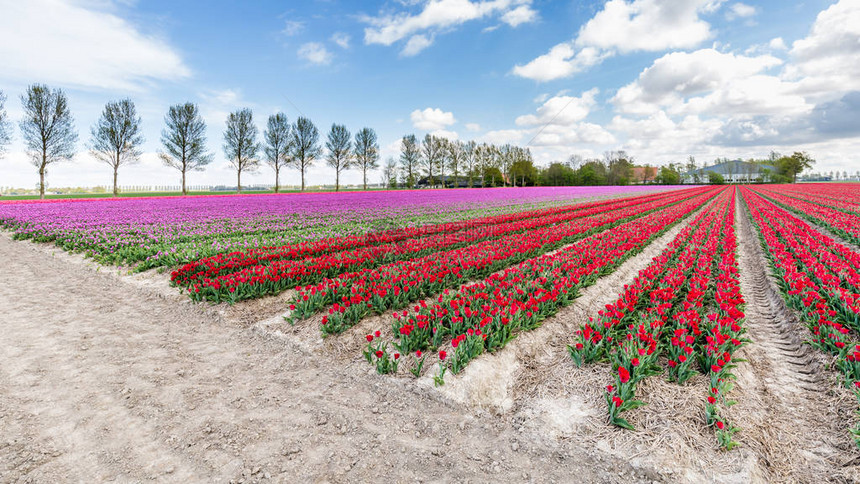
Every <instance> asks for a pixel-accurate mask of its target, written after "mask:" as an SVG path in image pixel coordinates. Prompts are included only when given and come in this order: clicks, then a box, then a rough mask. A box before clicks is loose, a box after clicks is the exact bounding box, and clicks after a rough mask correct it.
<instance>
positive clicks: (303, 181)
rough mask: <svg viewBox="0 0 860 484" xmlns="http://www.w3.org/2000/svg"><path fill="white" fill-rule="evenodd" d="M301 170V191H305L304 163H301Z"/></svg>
mask: <svg viewBox="0 0 860 484" xmlns="http://www.w3.org/2000/svg"><path fill="white" fill-rule="evenodd" d="M301 172H302V191H305V165H304V164H302V168H301Z"/></svg>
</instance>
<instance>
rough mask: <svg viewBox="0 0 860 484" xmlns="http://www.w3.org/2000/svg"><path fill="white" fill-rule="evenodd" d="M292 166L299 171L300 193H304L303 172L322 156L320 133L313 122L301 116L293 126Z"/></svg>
mask: <svg viewBox="0 0 860 484" xmlns="http://www.w3.org/2000/svg"><path fill="white" fill-rule="evenodd" d="M292 145H293V146H292V147H293V153H292V157H291V158H292V160H291V161H292V165H293V166H295V167H296V168H298V169H299V173H301V179H302V191H305V171H307V170H308V168H310V167H311V166H313V164H314V162H315V161H316V159H317V158H319V157H320V154H322V148H321V147H320V132H319V130H318V129H317V127H316V125H314V123H313V121H311V120H310V119H308V118H306V117H304V116H302V117H300V118H299V119H297V120H296V123H295V124H294V125H293V143H292Z"/></svg>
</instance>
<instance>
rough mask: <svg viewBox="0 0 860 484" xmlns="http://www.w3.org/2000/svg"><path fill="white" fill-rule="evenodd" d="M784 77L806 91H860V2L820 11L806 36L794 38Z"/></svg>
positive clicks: (845, 0)
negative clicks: (794, 81) (795, 82)
mask: <svg viewBox="0 0 860 484" xmlns="http://www.w3.org/2000/svg"><path fill="white" fill-rule="evenodd" d="M789 56H790V58H791V61H790V63H789V65H788V66H787V67H786V69H785V72H784V76H785V78H787V79H791V80H798V81H799V82H800V83H801V85H802V86H803V89H804V91H805V92H806V93H819V94H820V93H824V94H825V95H826V94H827V92H828V91H835V92H833V93H832V95H831V97H833V95H838V92H839V91H848V90H860V3H858V2H857V1H855V0H841V1H840V2H838V3H836V4H834V5H831V6H830V7H829V8H827V9H826V10H824V11H822V12H821V13H819V14H818V17H817V18H816V19H815V23H814V24H813V25H812V29H811V31H810V33H809V35H807V36H806V37H805V38H802V39H800V40H797V41H795V42H794V43H793V44H792V46H791V50H790V51H789Z"/></svg>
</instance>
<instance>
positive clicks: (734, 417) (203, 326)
mask: <svg viewBox="0 0 860 484" xmlns="http://www.w3.org/2000/svg"><path fill="white" fill-rule="evenodd" d="M508 190H510V191H508ZM529 190H530V189H528V188H517V189H505V188H503V189H496V191H494V192H492V193H491V194H490V195H488V194H487V193H489V192H484V193H483V194H482V195H481V197H482V198H481V199H480V200H479V199H477V198H476V199H475V200H474V203H472V202H470V200H469V196H470V193H473V191H472V190H459V191H457V194H456V195H451V194H449V193H444V194H441V195H440V194H439V193H437V192H438V191H427V193H430V194H431V196H430V197H431V198H430V199H427V200H424V199H422V198H421V197H422V192H421V191H415V192H405V193H396V194H392V195H390V196H391V197H395V198H396V201H391V200H386V198H385V195H384V194H373V195H372V196H371V195H366V196H365V195H360V196H359V195H345V196H344V197H359V198H356V199H355V200H354V201H352V202H351V201H350V200H351V199H349V198H341V199H340V200H341V202H340V203H344V204H346V205H344V206H343V208H342V210H341V209H339V208H338V201H337V199H336V197H337V196H338V194H329V195H327V196H322V195H313V197H314V199H313V200H312V201H311V200H309V201H304V199H303V198H302V197H303V196H304V195H293V194H289V195H281V196H276V195H273V196H271V199H268V198H265V197H270V196H268V195H266V196H262V198H261V196H255V195H245V196H235V197H234V196H230V197H224V198H218V197H214V198H211V199H205V200H204V199H201V200H197V201H194V202H189V201H188V200H186V199H183V198H176V199H169V200H159V201H157V202H152V203H157V204H158V206H159V207H160V208H159V212H158V213H153V214H150V213H149V212H148V210H149V208H147V203H148V202H145V201H141V200H136V201H130V200H125V201H124V200H116V201H99V200H87V201H79V200H78V201H59V202H58V201H54V202H50V203H47V202H44V203H40V202H29V203H4V202H0V227H2V229H3V230H2V231H0V249H2V250H3V252H4V256H3V257H4V259H5V260H7V261H9V263H8V269H7V270H4V272H6V277H7V281H8V283H7V286H8V287H5V286H4V289H3V292H2V296H3V301H4V303H3V304H4V305H5V307H6V308H7V309H8V310H9V314H11V315H12V316H10V317H11V318H13V319H14V320H15V321H18V320H22V321H23V320H24V319H27V321H30V319H31V318H30V316H27V315H30V314H31V313H33V311H37V312H38V311H43V312H44V314H46V315H48V314H53V313H51V312H50V311H60V312H62V314H63V315H61V316H56V318H55V317H53V316H45V317H44V318H43V319H44V320H41V321H39V322H38V324H36V322H33V324H29V323H28V325H23V323H22V325H19V326H20V327H19V326H15V325H14V324H13V325H11V326H9V327H8V328H7V331H6V333H7V334H8V335H9V336H10V338H11V339H10V341H13V343H9V344H8V345H6V346H7V347H8V348H9V349H7V350H4V351H5V352H4V353H0V357H2V358H3V360H2V362H0V368H2V367H6V368H11V369H10V370H8V371H6V373H0V390H2V391H0V393H8V392H11V391H12V387H11V386H10V387H9V388H10V389H4V388H5V387H4V385H7V383H4V382H6V381H13V380H14V381H21V382H24V381H27V382H29V383H27V385H29V386H37V385H39V383H38V381H37V380H27V378H30V377H26V372H25V368H29V370H27V371H39V372H42V373H40V374H43V373H44V372H47V373H44V374H45V375H47V376H45V377H44V378H48V379H49V380H50V378H52V376H51V375H53V373H51V372H52V371H59V370H57V369H62V368H68V367H71V366H70V365H72V366H74V364H76V363H73V362H75V361H85V360H86V361H90V359H92V361H91V362H90V363H87V366H86V370H80V371H78V372H77V373H75V375H77V376H76V377H75V378H78V377H81V375H87V374H88V372H91V373H92V378H91V382H92V384H93V385H96V384H99V385H102V384H107V382H119V383H116V384H117V385H119V386H117V387H116V388H115V389H114V390H115V393H110V392H108V393H104V394H101V395H102V396H100V397H99V396H95V395H97V394H98V392H96V393H93V392H90V393H87V392H86V391H85V388H84V387H85V385H84V386H80V388H81V392H83V393H82V396H81V399H80V400H78V401H76V402H65V400H63V399H64V398H67V397H66V396H65V395H66V394H65V393H64V394H62V395H60V394H52V393H50V392H48V393H44V392H43V393H41V394H40V395H44V398H45V399H46V400H45V402H46V403H45V404H44V408H45V409H48V408H49V407H51V406H52V403H51V402H55V404H56V405H61V404H62V403H63V402H65V403H68V404H69V405H74V406H75V408H79V409H80V408H89V409H91V410H88V412H95V413H94V415H97V412H98V409H99V408H102V406H107V407H110V406H111V405H115V409H114V410H113V413H112V415H113V416H112V417H111V418H112V419H113V420H112V424H111V425H112V427H111V429H110V430H104V429H101V430H99V429H95V428H94V429H92V432H93V434H92V435H93V436H95V435H97V434H98V435H102V434H104V435H106V436H107V437H105V438H108V439H114V440H115V447H114V449H113V452H118V454H116V455H117V456H119V455H120V454H121V453H122V450H121V449H123V448H137V447H139V448H141V449H149V450H147V451H144V450H141V451H140V452H142V453H141V454H140V455H138V454H135V455H137V457H136V458H138V459H141V460H144V461H150V460H151V461H155V460H156V459H157V458H159V459H160V458H161V457H158V455H156V454H152V453H150V454H145V453H144V452H155V451H153V450H152V449H153V448H155V447H158V448H161V446H164V451H165V452H166V454H165V456H166V457H163V458H164V459H165V460H163V462H174V461H175V462H178V464H171V465H168V466H167V467H166V468H170V469H172V468H174V467H175V466H179V467H177V468H182V467H181V466H182V464H181V463H182V462H188V461H193V462H195V463H196V464H195V465H199V466H216V465H217V466H227V465H228V464H229V463H230V462H232V461H233V460H234V459H236V458H240V459H241V460H242V462H243V463H244V465H243V466H240V467H239V469H240V471H243V469H244V470H248V469H245V467H248V468H250V472H249V473H248V476H244V474H243V476H244V477H246V479H245V481H246V482H256V481H264V480H266V479H264V478H263V476H264V475H265V474H270V473H271V472H275V473H277V470H278V469H281V472H280V473H277V474H278V475H281V476H282V477H284V476H287V475H290V474H291V473H292V472H301V471H300V469H302V468H303V466H305V465H308V464H312V463H316V464H319V463H320V462H336V464H326V465H331V466H334V467H329V468H328V469H329V470H330V472H331V473H328V474H325V476H329V477H330V476H332V475H336V476H339V477H338V478H335V479H333V480H334V481H363V480H369V478H370V477H373V476H375V475H395V476H398V478H397V479H395V480H397V481H400V480H408V479H406V477H408V476H412V475H415V476H418V475H419V474H421V473H422V472H425V474H424V475H426V476H427V479H428V480H432V481H437V480H438V481H447V480H455V481H458V480H463V479H461V478H460V477H462V476H472V477H473V478H474V479H477V480H479V481H480V480H485V479H494V480H495V479H500V480H503V481H537V482H543V481H548V480H555V481H561V482H565V481H566V482H570V481H577V480H578V479H577V477H576V476H575V475H574V474H573V473H579V472H583V473H585V474H581V475H582V479H584V480H585V481H606V482H654V481H657V482H664V481H665V482H852V481H853V482H856V481H858V480H860V186H858V185H853V184H848V183H844V184H838V183H827V184H824V183H822V184H793V185H740V186H732V185H728V186H726V185H713V186H694V187H691V188H689V187H657V186H654V187H651V186H642V187H636V189H632V188H620V187H619V188H618V190H617V191H615V192H612V191H611V190H609V189H603V190H602V191H589V190H587V189H585V188H582V189H578V188H573V187H572V188H569V189H560V190H559V191H551V190H548V189H534V190H535V191H534V192H529ZM451 192H454V190H451ZM474 192H475V193H477V192H478V190H475V191H474ZM508 193H510V194H513V193H515V196H512V197H510V198H507V194H508ZM279 197H280V198H279ZM291 197H292V198H291ZM326 197H331V198H330V199H327V198H326ZM361 197H364V198H361ZM374 197H376V198H374ZM291 200H295V202H291ZM428 200H429V201H428ZM246 201H247V203H248V205H245V206H243V205H242V204H243V203H244V202H246ZM278 204H280V205H278ZM291 207H299V208H295V209H294V208H291ZM314 207H325V209H324V210H323V209H322V208H320V209H319V210H315V208H314ZM374 207H378V208H374ZM291 210H292V211H291ZM195 214H196V215H195ZM22 261H23V262H22ZM40 265H45V267H49V268H50V269H45V270H42V269H39V266H40ZM40 278H41V279H40ZM40 281H42V282H40ZM50 281H55V282H56V284H54V285H51V284H50ZM39 288H41V289H39ZM52 288H55V289H52ZM42 290H43V292H41V291H42ZM31 292H32V293H33V297H32V303H28V302H27V301H28V299H26V297H25V296H19V294H30V293H31ZM90 299H92V302H91V303H88V302H86V301H89V300H90ZM39 314H42V313H39ZM57 314H59V313H57ZM25 316H26V317H25ZM15 318H18V319H15ZM34 318H35V319H38V318H36V317H35V316H34ZM28 331H29V332H31V333H32V332H37V333H33V334H35V336H32V337H28V336H27V334H28ZM153 331H155V332H156V333H153ZM52 335H53V336H52ZM57 335H63V337H62V339H63V340H64V341H73V342H74V344H70V346H68V347H66V346H63V344H65V343H62V344H61V343H51V344H48V343H46V341H53V340H52V339H51V338H53V337H55V336H57ZM28 338H31V339H32V341H33V342H32V343H27V341H30V340H31V339H28ZM81 338H83V339H81ZM100 338H101V339H100ZM105 338H106V339H105ZM148 338H149V339H148ZM150 339H151V341H150ZM99 341H102V342H101V343H99ZM147 341H149V343H148V342H147ZM14 342H18V343H20V346H21V347H26V348H29V349H28V350H26V351H24V350H20V351H19V350H14V348H13V347H16V346H15V343H14ZM149 344H151V347H150V346H147V345H149ZM63 348H65V350H64V349H63ZM82 348H83V349H82ZM142 348H149V349H148V350H147V351H146V352H142V351H143V350H142ZM28 351H41V352H42V353H40V354H39V355H38V356H28V355H30V353H28ZM62 351H69V352H71V353H69V356H68V358H67V359H66V360H62V361H60V360H58V358H62V354H63V353H62ZM34 355H36V353H34ZM107 355H112V356H110V358H111V359H110V360H104V361H102V362H101V363H99V362H98V358H100V357H102V356H104V357H105V358H107ZM170 355H174V356H170ZM179 361H181V364H180V363H178V362H179ZM22 362H23V363H22ZM28 365H29V366H28ZM122 365H126V366H125V368H126V370H124V371H132V369H133V368H138V369H143V370H144V372H143V373H142V374H145V375H148V376H145V377H140V378H138V377H135V378H131V377H128V376H123V375H124V374H123V375H120V374H119V373H116V372H115V371H116V368H119V367H121V366H122ZM37 367H38V368H39V369H38V370H37V369H36V368H37ZM4 371H5V370H4ZM53 377H54V378H56V380H57V381H58V382H60V381H63V380H64V379H65V378H68V375H65V376H63V375H61V374H59V373H57V374H56V375H54V376H53ZM146 381H152V382H156V381H157V383H152V384H150V385H148V386H147V385H144V384H143V383H141V382H146ZM8 385H12V384H8ZM22 385H23V383H22ZM82 385H83V384H82ZM13 386H14V385H13ZM15 388H18V387H15ZM28 388H29V387H28ZM76 388H77V387H76ZM126 389H128V390H126ZM20 391H21V392H24V391H25V386H21V387H20ZM34 391H35V390H34ZM122 392H126V393H122ZM84 393H86V394H87V395H89V396H88V397H86V398H85V397H84V396H83V395H84ZM8 394H10V395H11V393H8ZM34 395H35V394H34ZM4 398H5V397H4ZM21 398H23V397H21ZM40 398H42V397H40ZM69 398H70V397H69ZM56 402H60V403H56ZM16 405H17V403H15V402H13V401H12V400H11V397H10V399H0V431H2V432H3V433H7V432H12V433H14V432H24V430H22V429H24V428H25V427H26V424H22V425H23V426H21V427H19V426H18V425H19V424H13V422H17V421H24V420H26V419H28V418H31V417H32V415H36V414H32V415H31V414H27V415H31V417H28V416H27V415H24V414H18V413H15V412H16V411H15V410H13V408H14V407H16ZM107 407H105V408H107ZM57 408H59V407H57ZM111 408H113V407H111ZM45 412H47V414H46V415H50V412H51V410H45ZM37 413H38V412H37ZM58 415H59V414H58ZM7 416H8V417H9V418H8V419H6V417H7ZM32 418H41V417H38V415H37V417H32ZM45 418H47V417H45ZM57 418H58V422H59V421H60V420H61V419H60V418H59V417H57ZM64 418H68V417H64ZM4 419H6V421H5V423H4ZM22 419H24V420H22ZM147 422H154V423H147ZM237 422H241V423H237ZM63 425H65V424H63ZM74 425H79V426H83V427H84V428H86V422H84V421H82V422H79V423H76V424H74ZM125 426H128V428H136V429H138V430H135V432H144V433H145V434H146V435H150V436H151V438H152V439H153V440H151V441H149V442H148V443H147V442H143V443H141V442H140V441H134V440H133V439H131V438H129V437H123V435H125V434H123V433H122V431H121V430H120V429H122V428H124V427H125ZM64 428H65V427H62V426H61V425H60V424H58V425H57V427H56V428H54V429H53V430H52V431H51V432H54V434H51V435H59V434H62V433H63V430H61V429H64ZM249 428H250V429H255V430H253V432H251V431H250V430H247V429H249ZM141 429H143V430H141ZM207 429H208V430H207ZM213 429H217V430H213ZM100 432H101V433H100ZM252 434H253V435H252ZM237 436H238V437H237ZM28 438H29V437H28ZM33 438H36V437H33ZM45 438H47V437H45ZM236 439H238V440H239V441H241V442H244V443H243V444H236V445H234V444H233V442H234V441H235V440H236ZM94 440H96V441H97V440H99V439H96V438H94ZM3 442H5V441H0V457H2V456H3V455H4V454H3V453H4V452H11V451H5V450H3V449H4V448H6V449H12V448H13V447H12V446H14V445H17V444H15V442H13V441H12V440H9V443H6V444H4V443H3ZM39 442H43V443H44V442H48V441H47V440H42V441H39ZM4 445H5V447H4ZM40 445H41V444H40ZM112 445H113V444H112ZM44 446H45V449H46V450H44V452H43V453H44V454H45V455H48V456H49V455H52V452H53V451H51V450H50V449H49V447H50V446H49V445H48V444H47V443H44ZM153 446H154V447H153ZM312 449H313V451H312ZM270 451H271V452H270ZM16 452H18V451H16ZM87 452H89V453H88V454H86V455H89V456H91V457H92V456H96V457H92V458H93V459H94V460H93V464H92V465H94V466H97V465H98V462H101V461H102V460H103V459H109V458H113V457H109V456H108V455H107V454H105V455H100V454H98V453H97V452H96V451H95V450H92V449H91V450H89V451H87ZM39 455H40V456H41V455H42V454H39ZM237 456H238V457H237ZM374 456H376V457H374ZM80 458H84V457H83V456H80ZM389 458H390V459H391V461H390V462H391V463H390V465H391V467H392V468H397V469H398V470H397V471H394V470H391V469H390V468H388V467H387V466H388V465H389V463H388V461H386V459H389ZM36 459H37V460H38V459H44V462H48V461H49V460H50V459H49V457H44V456H42V457H37V458H36ZM294 459H295V460H294ZM215 461H217V464H213V463H212V462H215ZM34 462H35V461H34ZM158 462H162V461H158ZM251 463H259V466H260V467H261V469H262V470H260V471H259V472H257V471H256V470H255V469H254V467H255V466H254V465H251ZM316 464H314V465H316ZM20 465H24V464H23V463H22V464H20ZM28 465H29V464H28ZM165 465H166V464H165ZM461 465H465V466H466V468H465V471H464V470H463V469H460V470H461V471H464V472H463V473H455V474H448V473H449V472H456V471H455V469H457V468H459V467H460V466H461ZM379 466H383V467H384V468H385V469H387V470H390V471H391V472H392V473H393V474H386V473H381V474H375V473H374V472H372V470H373V469H377V470H378V469H380V468H381V467H379ZM554 466H561V467H554ZM335 467H336V469H335ZM267 469H273V470H272V471H269V470H267ZM284 469H286V470H284ZM529 469H533V470H529ZM3 472H4V469H3V468H0V476H2V475H3ZM158 472H162V470H158V471H157V472H156V473H155V475H158ZM165 472H167V471H165ZM170 472H173V471H169V472H167V473H170ZM532 472H534V473H532ZM485 473H489V474H485ZM494 473H496V474H497V475H493V474H494ZM564 473H568V474H567V475H565V474H564ZM297 475H301V476H304V477H308V478H309V479H310V480H320V479H321V476H320V475H308V474H301V473H300V474H297ZM185 477H188V476H184V475H181V474H177V475H175V476H173V477H172V478H168V480H170V479H176V480H180V481H181V480H184V478H185ZM2 480H3V479H0V481H2ZM131 480H137V479H131ZM322 480H328V479H322Z"/></svg>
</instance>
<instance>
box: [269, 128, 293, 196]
mask: <svg viewBox="0 0 860 484" xmlns="http://www.w3.org/2000/svg"><path fill="white" fill-rule="evenodd" d="M263 139H264V140H265V142H266V145H265V147H264V148H263V152H264V153H265V155H266V164H267V165H269V166H270V167H272V169H273V170H275V193H278V192H279V191H280V189H281V186H280V181H281V180H280V174H281V169H282V168H283V167H285V166H288V165H289V164H290V162H291V161H292V158H291V156H292V144H293V133H292V127H291V126H290V122H289V121H288V120H287V115H286V114H284V113H277V114H273V115H271V116H269V120H268V122H267V123H266V130H265V131H263Z"/></svg>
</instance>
